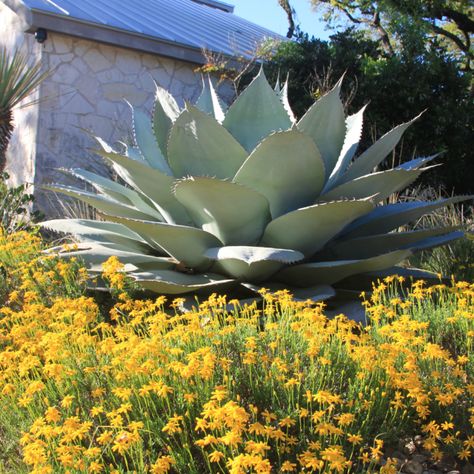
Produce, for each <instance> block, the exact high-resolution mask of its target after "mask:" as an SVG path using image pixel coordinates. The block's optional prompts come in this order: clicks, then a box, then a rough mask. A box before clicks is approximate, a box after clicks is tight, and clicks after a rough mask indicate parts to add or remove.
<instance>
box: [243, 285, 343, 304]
mask: <svg viewBox="0 0 474 474" xmlns="http://www.w3.org/2000/svg"><path fill="white" fill-rule="evenodd" d="M242 285H243V286H245V287H246V288H248V289H249V290H252V291H253V292H255V293H260V291H261V289H262V288H261V286H258V285H254V284H252V283H242ZM265 290H267V291H269V292H270V293H276V292H277V291H288V293H290V294H291V295H292V297H293V298H292V299H293V300H294V301H307V300H312V301H314V302H318V301H324V300H327V299H329V298H332V297H333V296H335V295H336V291H335V290H334V288H333V287H332V286H330V285H315V286H310V287H307V288H297V287H289V286H288V285H284V284H282V283H275V282H265Z"/></svg>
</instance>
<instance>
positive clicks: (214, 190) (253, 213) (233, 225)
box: [175, 178, 271, 245]
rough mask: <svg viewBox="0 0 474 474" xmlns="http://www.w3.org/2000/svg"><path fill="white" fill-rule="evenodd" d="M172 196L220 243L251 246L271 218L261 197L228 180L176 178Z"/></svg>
mask: <svg viewBox="0 0 474 474" xmlns="http://www.w3.org/2000/svg"><path fill="white" fill-rule="evenodd" d="M175 195H176V199H178V201H179V202H180V203H181V204H183V206H185V207H186V209H187V211H188V214H189V215H190V216H191V218H192V219H193V220H194V222H195V224H196V225H197V226H198V227H201V228H202V229H203V230H205V231H207V232H209V233H211V234H213V235H215V236H216V237H217V238H218V239H219V240H220V241H221V242H223V243H224V245H236V244H240V245H254V244H255V243H257V242H258V241H259V240H260V238H261V236H262V234H263V231H264V229H265V227H266V225H267V224H268V222H269V221H270V219H271V217H270V210H269V206H268V201H267V200H266V198H265V197H264V196H262V195H261V194H259V193H257V192H256V191H254V190H252V189H250V188H246V187H245V186H241V185H239V184H235V183H231V182H228V181H221V180H218V179H212V178H189V179H184V180H180V181H178V182H177V183H176V186H175Z"/></svg>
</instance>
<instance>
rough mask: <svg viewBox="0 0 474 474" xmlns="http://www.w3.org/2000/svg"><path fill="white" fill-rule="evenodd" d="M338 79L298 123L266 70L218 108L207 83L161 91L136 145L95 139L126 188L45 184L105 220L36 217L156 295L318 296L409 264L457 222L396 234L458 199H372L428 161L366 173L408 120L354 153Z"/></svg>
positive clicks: (352, 128)
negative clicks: (120, 265)
mask: <svg viewBox="0 0 474 474" xmlns="http://www.w3.org/2000/svg"><path fill="white" fill-rule="evenodd" d="M340 87H341V83H340V82H339V83H338V84H337V85H336V86H335V88H334V89H333V90H332V91H331V92H329V93H328V94H327V95H325V96H324V97H322V98H321V99H320V100H319V101H317V102H316V103H315V104H314V105H313V106H312V107H311V108H310V109H309V110H308V111H307V113H306V114H305V115H304V116H303V118H302V119H301V120H299V121H298V122H297V121H296V120H295V118H294V116H293V114H292V112H291V109H290V106H289V104H288V100H287V95H286V89H287V87H286V85H285V86H284V87H283V88H282V89H281V90H280V88H279V87H278V86H277V88H276V90H274V89H272V88H271V87H270V85H269V84H268V82H267V80H266V78H265V76H264V74H263V71H260V73H259V74H258V76H257V77H256V78H255V79H254V80H253V82H252V83H251V84H250V85H249V86H248V87H247V89H246V90H245V91H244V92H243V93H242V94H241V95H240V96H239V97H238V98H237V99H236V100H235V102H234V103H233V104H232V105H231V106H230V107H229V109H228V110H227V111H226V110H225V106H224V105H223V103H222V101H221V100H220V99H219V97H218V96H217V94H216V91H215V90H214V88H213V86H212V83H211V82H210V81H205V84H204V87H203V92H202V94H201V96H200V98H199V99H198V101H197V103H196V104H195V105H190V104H186V106H185V108H184V109H183V110H181V109H180V107H179V106H178V104H177V102H176V101H175V100H174V99H173V97H172V96H171V95H170V94H168V93H167V92H166V91H165V90H164V89H162V88H160V87H157V91H156V103H155V107H154V111H153V117H152V120H150V118H149V117H148V116H147V115H146V114H145V113H143V112H142V111H139V110H133V121H134V136H135V142H136V146H135V147H128V148H127V149H126V150H125V152H123V153H119V152H117V151H114V149H112V148H111V147H110V146H109V145H107V144H106V143H105V142H104V141H102V140H101V139H100V138H98V139H97V141H98V143H99V144H100V148H101V149H100V150H99V151H97V153H98V154H99V155H101V156H102V157H104V159H105V160H106V161H107V162H108V163H110V164H111V165H112V167H113V169H114V170H115V172H116V173H117V174H118V176H120V178H121V179H122V180H123V182H124V184H119V183H118V182H115V181H112V180H110V179H107V178H104V177H101V176H98V175H97V174H94V173H91V172H89V171H85V170H81V169H72V170H67V171H66V172H67V173H69V174H70V175H73V176H75V177H77V178H80V179H82V180H84V181H85V182H87V183H88V184H90V185H92V186H93V187H94V188H95V190H96V191H97V193H93V192H88V191H84V190H80V189H75V188H71V187H67V186H59V185H55V186H50V187H49V189H51V190H53V191H56V192H60V193H64V194H66V195H69V196H72V197H74V198H77V199H80V200H82V201H84V202H86V203H88V204H90V205H92V206H94V207H95V208H96V209H97V210H98V211H99V212H100V213H101V215H102V216H103V217H104V218H105V221H92V220H80V219H67V220H53V221H49V222H45V223H44V224H43V225H44V226H45V227H47V228H49V229H52V230H55V231H60V232H66V233H70V234H73V235H74V236H76V237H77V239H78V240H79V242H80V244H79V246H78V248H77V249H76V250H74V251H67V254H68V255H70V256H78V257H82V259H83V260H84V261H85V263H86V264H87V265H88V266H89V268H90V270H91V271H92V272H94V271H99V270H100V268H101V263H102V262H103V261H104V260H106V259H107V258H108V257H109V256H112V255H116V256H118V257H119V259H120V260H121V261H123V262H124V263H126V264H127V265H126V270H127V271H128V272H129V274H130V275H131V276H132V277H133V278H134V279H135V280H136V281H137V282H138V283H139V284H140V285H141V286H142V287H143V288H145V289H148V290H152V291H155V292H159V293H164V294H186V293H191V292H196V291H199V290H207V291H209V290H211V291H219V292H221V291H226V292H228V291H229V289H230V288H234V289H236V288H237V287H239V288H242V287H245V288H246V289H250V290H252V291H255V290H256V289H258V288H260V287H261V286H265V287H267V288H270V289H278V288H283V287H284V288H288V289H290V290H291V291H292V292H293V294H295V295H296V296H297V297H304V298H314V299H322V298H327V297H330V296H332V295H333V294H334V289H333V287H334V285H338V284H339V285H340V284H341V282H343V281H344V280H345V281H346V282H347V281H348V280H347V278H348V277H351V276H354V275H359V274H364V275H366V274H370V275H376V274H377V272H380V271H393V272H398V273H400V272H403V273H406V270H402V269H401V268H396V267H395V268H394V266H395V265H396V264H398V263H399V262H401V261H402V260H404V259H406V258H407V257H408V256H410V254H411V253H412V252H413V251H416V250H420V249H426V248H427V247H432V246H436V245H440V244H445V243H447V242H450V241H451V240H453V239H457V238H459V237H461V236H462V232H460V231H458V230H456V229H453V228H434V229H430V230H422V231H416V232H415V231H408V232H392V231H394V230H396V229H397V228H399V227H400V226H403V225H404V224H406V223H408V222H410V221H413V220H415V219H417V218H419V217H420V216H421V215H423V214H424V213H426V212H429V211H432V210H434V209H436V208H438V207H441V206H444V205H446V204H448V203H453V202H457V201H460V200H462V199H466V197H453V198H450V199H440V200H437V201H433V202H402V203H397V204H388V205H381V203H382V202H383V201H384V200H386V198H388V197H389V196H390V195H391V194H393V193H395V192H397V191H399V190H401V189H402V188H404V187H406V186H407V185H409V184H410V183H412V182H413V181H415V180H416V179H417V178H418V176H419V175H420V174H421V173H422V172H423V171H424V170H426V169H428V167H427V165H428V163H429V162H430V161H431V160H432V159H433V158H434V157H433V156H431V157H428V158H418V159H415V160H413V161H410V162H408V163H405V164H403V165H401V166H399V167H397V168H394V169H389V170H387V171H375V172H373V170H374V168H376V167H377V166H378V165H379V164H380V163H381V162H382V161H383V160H384V158H385V157H386V156H387V155H388V154H389V153H390V152H391V151H392V150H393V148H394V147H395V146H396V144H397V143H398V141H399V140H400V138H401V136H402V134H403V133H404V131H405V130H406V129H407V128H408V126H409V125H410V123H411V122H410V123H405V124H402V125H399V126H398V127H396V128H394V129H393V130H392V131H390V132H388V133H387V134H386V135H384V136H383V137H382V138H381V139H380V140H379V141H378V142H376V143H375V144H374V145H372V146H371V147H370V148H369V149H367V150H366V151H364V152H363V153H362V154H361V155H360V156H358V157H357V158H356V159H354V157H355V154H356V150H357V146H358V142H359V139H360V136H361V130H362V122H363V113H364V109H362V110H360V111H359V112H358V113H356V114H355V115H352V116H349V117H347V118H346V117H345V116H344V110H343V105H342V103H341V100H340V97H339V93H340ZM359 280H360V279H359Z"/></svg>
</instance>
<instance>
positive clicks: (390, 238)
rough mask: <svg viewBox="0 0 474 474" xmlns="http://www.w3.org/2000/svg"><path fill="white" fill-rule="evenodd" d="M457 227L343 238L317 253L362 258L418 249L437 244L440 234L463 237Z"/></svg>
mask: <svg viewBox="0 0 474 474" xmlns="http://www.w3.org/2000/svg"><path fill="white" fill-rule="evenodd" d="M455 229H456V227H438V228H434V229H426V230H417V231H408V232H394V233H391V234H386V233H383V234H378V235H370V236H365V237H358V238H355V239H349V240H343V241H339V242H336V243H334V244H332V245H329V246H328V248H327V249H325V250H324V251H323V252H321V253H320V254H318V255H317V258H318V259H321V260H344V259H349V258H355V259H362V258H370V257H373V256H375V255H380V254H383V253H387V252H391V251H393V250H397V249H412V250H418V249H420V248H425V246H429V245H430V244H431V243H433V244H435V245H436V242H437V240H433V239H435V238H437V237H438V236H447V235H449V236H450V238H451V237H456V238H457V237H461V236H462V235H463V233H462V232H460V233H458V232H454V233H453V231H454V230H455Z"/></svg>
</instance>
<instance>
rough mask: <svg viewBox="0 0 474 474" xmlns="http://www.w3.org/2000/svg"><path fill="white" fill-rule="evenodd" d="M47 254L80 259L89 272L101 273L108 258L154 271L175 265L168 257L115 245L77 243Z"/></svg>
mask: <svg viewBox="0 0 474 474" xmlns="http://www.w3.org/2000/svg"><path fill="white" fill-rule="evenodd" d="M48 252H49V253H51V254H57V255H58V256H60V257H67V258H72V257H75V258H77V259H80V260H81V261H82V262H83V263H84V265H85V266H86V267H87V268H88V269H89V270H94V271H101V269H102V264H103V263H104V262H105V261H106V260H107V259H108V258H110V257H117V258H118V259H119V260H120V262H122V263H124V264H125V263H127V264H129V265H133V266H135V267H136V268H140V267H142V266H145V267H149V266H151V267H153V268H154V269H163V270H167V269H171V268H173V267H174V266H175V264H176V262H174V261H173V259H171V258H169V257H162V256H155V255H148V254H145V253H143V252H132V251H127V250H124V249H123V248H121V247H119V246H117V245H103V244H101V243H95V242H84V243H79V244H77V245H75V246H74V247H72V246H71V247H70V248H65V247H64V246H60V247H53V248H51V249H49V250H48Z"/></svg>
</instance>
